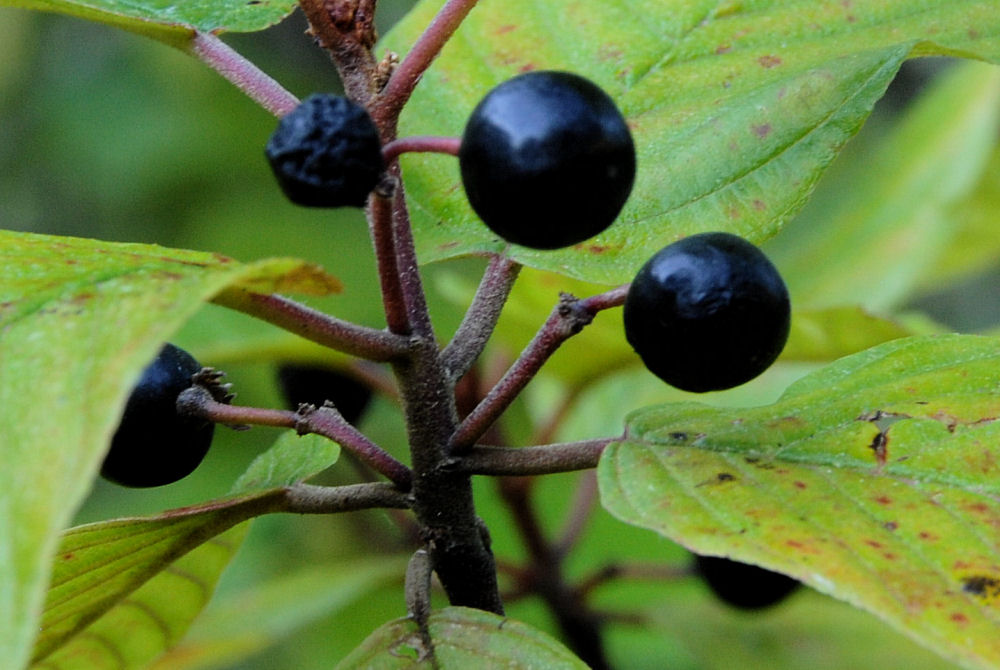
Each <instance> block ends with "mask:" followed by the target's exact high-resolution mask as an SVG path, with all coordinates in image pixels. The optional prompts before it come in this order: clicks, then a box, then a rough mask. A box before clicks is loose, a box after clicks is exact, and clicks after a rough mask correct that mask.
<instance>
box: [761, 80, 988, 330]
mask: <svg viewBox="0 0 1000 670" xmlns="http://www.w3.org/2000/svg"><path fill="white" fill-rule="evenodd" d="M998 133H1000V67H996V66H991V65H985V64H982V63H961V64H958V65H956V66H954V67H953V68H951V69H950V70H949V71H947V72H946V73H945V74H943V75H941V77H940V79H939V80H938V81H937V82H936V83H935V84H934V85H933V86H932V87H931V88H930V89H928V90H927V92H926V93H925V94H924V95H923V96H922V97H921V98H920V99H919V100H918V101H917V102H916V103H915V104H914V105H913V106H912V108H911V109H910V110H909V112H908V114H907V115H906V116H905V117H904V118H903V119H902V120H901V121H900V122H899V124H898V125H897V126H896V127H895V128H893V130H892V132H890V133H889V134H887V136H886V137H885V139H884V140H883V141H882V142H880V143H879V144H878V145H876V147H875V148H874V149H872V151H871V153H870V154H868V153H865V154H861V155H858V156H854V157H853V158H854V162H853V163H852V164H851V165H850V168H845V170H848V169H849V172H848V173H847V175H846V176H844V177H843V178H842V179H840V180H838V181H837V182H835V183H834V184H832V187H833V188H831V189H830V190H829V191H826V192H824V193H822V194H820V193H818V192H817V200H816V201H814V202H813V203H810V205H809V206H808V207H807V208H806V209H805V210H804V211H803V212H802V216H801V217H799V218H798V219H796V220H795V221H794V222H792V224H791V225H789V226H788V227H787V228H786V229H785V230H784V231H782V234H781V235H779V236H778V237H776V238H775V239H774V240H772V241H771V242H770V243H769V244H768V245H767V247H766V250H767V251H768V253H769V254H770V255H771V257H772V258H773V260H774V261H775V263H776V264H777V265H778V267H779V268H780V269H781V271H782V275H783V276H784V277H785V280H786V281H787V282H788V287H789V291H790V292H791V294H792V303H793V304H794V305H795V306H796V307H798V308H805V307H811V308H821V307H831V306H842V305H864V306H865V307H866V308H868V309H874V310H880V311H884V310H887V309H890V308H892V307H896V306H897V305H899V304H900V303H901V302H902V301H904V300H905V299H906V298H907V297H908V296H909V295H910V294H911V293H912V291H913V288H914V287H915V286H916V285H919V284H921V283H924V282H925V281H926V277H927V275H928V273H929V270H930V268H931V267H932V266H933V265H934V263H935V261H936V260H937V259H938V257H939V256H940V255H941V253H942V252H943V251H944V249H945V248H946V247H947V244H948V242H949V241H950V239H951V237H952V236H953V235H954V234H955V232H956V230H957V229H958V226H957V225H956V222H955V220H954V218H953V216H954V215H950V214H949V210H950V209H951V208H952V207H953V206H954V205H955V203H956V202H957V201H958V200H959V199H960V198H961V197H962V196H964V195H966V194H967V193H969V191H971V190H972V189H973V187H974V186H975V185H976V183H977V181H978V180H979V178H980V176H981V175H982V174H983V170H984V168H985V167H986V166H987V164H988V162H989V157H990V154H991V152H992V150H993V149H994V147H995V146H996V142H997V135H998ZM820 196H823V197H822V198H820ZM982 246H983V248H984V249H987V250H988V249H992V248H994V247H993V246H992V245H990V244H985V245H982Z"/></svg>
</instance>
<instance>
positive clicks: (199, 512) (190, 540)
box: [33, 433, 340, 670]
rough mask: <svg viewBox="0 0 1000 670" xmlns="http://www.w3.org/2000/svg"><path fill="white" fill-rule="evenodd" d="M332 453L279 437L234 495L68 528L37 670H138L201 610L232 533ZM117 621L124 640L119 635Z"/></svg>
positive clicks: (238, 535)
mask: <svg viewBox="0 0 1000 670" xmlns="http://www.w3.org/2000/svg"><path fill="white" fill-rule="evenodd" d="M285 436H289V437H290V438H291V439H285ZM309 437H312V438H316V437H317V436H309ZM296 442H298V443H296ZM330 445H332V447H331V446H330ZM339 454H340V448H339V447H338V446H337V445H336V444H334V443H332V442H330V441H329V440H325V439H321V438H318V439H301V440H300V439H299V438H298V437H297V436H296V435H295V434H294V433H286V434H285V435H284V436H283V437H282V438H279V440H278V442H277V443H276V444H275V446H274V447H272V448H271V449H270V450H268V451H267V452H265V453H264V454H261V455H260V456H258V457H257V458H256V459H255V460H254V461H253V462H252V463H251V464H250V467H249V468H248V469H247V472H246V473H245V474H244V476H243V477H241V478H240V479H239V480H238V481H237V483H236V484H235V485H234V486H233V494H234V495H235V496H237V497H234V498H231V499H228V500H220V501H214V502H209V503H204V504H202V505H196V506H194V507H189V508H183V509H179V510H172V511H170V512H164V513H163V514H159V515H156V516H154V517H150V518H144V519H120V520H114V521H106V522H101V523H96V524H90V525H87V526H81V527H79V528H75V529H72V530H70V531H68V532H67V533H66V534H65V535H64V536H63V540H62V543H61V545H60V548H59V552H58V555H57V558H56V563H55V567H54V570H53V578H52V586H51V587H50V589H49V593H48V599H47V602H46V608H45V612H44V614H43V616H42V625H41V633H40V634H39V637H38V640H37V641H36V644H35V659H34V660H35V661H36V666H37V667H45V668H59V669H60V670H69V669H70V668H73V667H76V664H77V663H79V662H81V660H82V659H87V660H86V666H85V667H87V668H90V669H91V670H97V669H98V668H103V667H107V668H109V669H111V668H114V669H118V668H123V667H129V668H132V667H134V668H139V667H144V666H145V664H146V663H148V662H149V661H150V660H151V659H153V658H155V657H156V656H158V655H160V654H161V653H163V651H164V650H166V649H168V648H170V647H171V646H172V645H173V643H174V642H176V641H177V640H178V639H179V638H180V636H181V635H182V634H183V633H184V632H185V630H186V629H187V626H188V625H189V624H190V623H191V621H192V620H193V619H194V617H195V616H196V615H197V614H198V613H199V612H200V611H201V609H202V608H203V607H204V606H205V604H206V603H207V601H208V598H209V597H210V596H211V594H212V590H213V588H214V585H215V583H216V581H217V580H218V579H219V576H220V575H221V574H222V570H223V569H225V567H226V565H227V564H228V563H229V560H230V559H231V558H232V555H233V553H234V552H235V551H236V548H237V547H239V545H240V543H241V542H242V540H243V538H244V536H245V535H246V531H247V527H246V526H241V527H239V528H233V526H235V525H237V524H239V523H241V522H243V521H246V520H248V519H251V518H253V517H255V516H259V515H261V514H265V513H267V512H268V511H272V510H273V508H274V506H275V505H276V504H278V503H280V498H281V495H280V493H281V492H280V488H281V487H283V486H286V485H289V484H293V483H296V482H299V481H302V480H304V479H307V478H308V477H310V476H312V475H314V474H317V473H318V472H320V471H322V470H325V469H326V468H327V467H329V466H330V465H331V464H332V463H333V462H335V461H336V460H337V457H338V456H339ZM230 528H232V530H229V529H230ZM185 582H186V584H185ZM192 585H193V588H192ZM180 586H186V588H179V587H180ZM136 610H139V615H138V616H137V615H136ZM124 622H129V623H128V624H127V628H126V629H127V630H129V631H130V634H129V635H128V636H127V637H126V636H122V635H121V634H120V632H121V631H122V630H123V628H122V626H124V625H126V624H125V623H124ZM105 633H106V634H105ZM95 640H96V641H97V642H96V643H95ZM53 651H54V652H55V653H52V652H53ZM50 654H51V655H50ZM38 661H40V663H37V662H38ZM36 666H33V667H36Z"/></svg>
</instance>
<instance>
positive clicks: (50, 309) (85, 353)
mask: <svg viewBox="0 0 1000 670" xmlns="http://www.w3.org/2000/svg"><path fill="white" fill-rule="evenodd" d="M0 265H2V267H3V268H4V271H3V274H2V277H0V435H3V438H2V441H0V459H2V461H3V463H4V468H3V471H2V472H0V490H3V491H4V492H5V495H4V496H2V497H0V537H3V538H4V542H3V548H2V550H0V552H2V560H0V562H2V563H3V564H4V565H5V566H7V569H5V570H3V571H0V658H3V659H4V662H5V663H6V664H8V665H9V667H12V668H19V667H23V665H24V663H25V662H26V661H27V659H28V654H29V649H30V645H31V641H32V639H33V638H34V636H35V634H36V631H37V619H38V617H39V615H40V613H41V608H42V601H43V598H44V593H45V586H46V582H47V580H48V574H49V566H50V564H51V560H52V559H51V557H52V555H53V554H54V553H55V549H56V544H57V541H58V533H59V532H60V531H61V530H62V529H63V528H65V527H66V525H67V524H68V523H69V520H70V518H71V517H72V515H73V512H74V511H75V510H76V508H77V506H78V505H79V503H80V501H81V500H82V499H83V496H84V495H85V494H86V493H87V491H88V490H89V488H90V482H91V480H92V478H93V476H94V474H95V473H96V472H97V468H98V465H99V464H100V462H101V459H102V457H103V453H104V450H105V449H106V448H107V445H108V443H109V441H110V437H111V434H112V432H113V431H114V429H115V426H116V425H117V423H118V417H119V414H120V412H121V409H122V407H123V406H124V403H125V398H126V396H127V395H128V392H129V390H130V389H131V387H132V385H133V384H134V383H135V381H136V380H137V379H138V377H139V374H140V372H141V371H142V369H143V368H144V367H145V365H146V364H147V363H148V362H149V361H150V360H152V358H153V356H154V355H155V354H156V352H157V350H158V349H159V348H160V346H161V344H162V343H163V341H164V340H166V339H167V338H168V337H169V336H170V335H171V334H172V333H173V332H174V331H175V330H177V328H178V327H179V326H180V325H181V324H182V323H183V322H184V321H185V320H186V319H187V318H188V317H189V316H190V315H191V314H193V313H194V312H195V311H196V310H197V309H198V307H199V306H200V305H201V303H202V302H203V301H205V300H208V299H210V298H211V297H212V296H213V295H215V294H216V293H218V292H219V291H221V290H223V289H225V288H226V287H229V286H234V287H245V288H247V289H252V290H255V291H264V290H273V289H274V288H277V287H281V288H282V290H295V289H296V288H297V287H299V286H302V287H304V288H305V289H307V290H310V291H315V290H318V289H321V288H325V290H326V291H329V290H333V289H335V288H336V287H337V284H336V282H335V280H333V278H332V277H329V276H327V275H324V274H323V273H322V272H320V271H319V270H318V269H316V268H313V267H311V266H308V265H306V264H304V263H302V262H301V261H292V260H282V259H277V260H267V261H260V262H257V263H253V264H247V265H244V264H241V263H237V262H236V261H233V260H232V259H229V258H225V257H222V256H217V255H213V254H206V253H199V252H191V251H177V250H170V249H165V248H163V247H158V246H153V245H138V244H111V243H105V242H98V241H93V240H80V239H75V238H66V237H51V236H43V235H31V234H22V233H11V232H4V231H0Z"/></svg>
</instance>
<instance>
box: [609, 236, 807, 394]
mask: <svg viewBox="0 0 1000 670" xmlns="http://www.w3.org/2000/svg"><path fill="white" fill-rule="evenodd" d="M790 313H791V307H790V304H789V300H788V289H787V288H786V287H785V283H784V281H783V280H782V279H781V275H779V274H778V270H777V269H776V268H775V267H774V265H772V264H771V262H770V261H769V260H768V259H767V257H766V256H765V255H764V254H763V253H762V252H761V251H760V250H759V249H758V248H757V247H755V246H753V245H752V244H750V243H749V242H747V241H746V240H744V239H742V238H740V237H737V236H736V235H731V234H729V233H702V234H700V235H692V236H691V237H687V238H685V239H683V240H680V241H678V242H675V243H673V244H671V245H669V246H667V247H664V248H663V249H661V250H660V251H659V252H658V253H657V254H656V255H654V256H653V257H652V258H651V259H649V261H648V262H647V263H646V264H645V265H644V266H643V267H642V269H641V270H639V274H637V275H636V277H635V280H634V281H633V282H632V286H631V287H630V288H629V291H628V296H627V297H626V299H625V309H624V319H625V337H626V339H628V341H629V344H631V345H632V347H633V348H634V349H635V351H636V353H638V354H639V356H640V357H641V358H642V361H643V363H645V364H646V367H647V368H649V370H650V372H652V373H653V374H655V375H656V376H657V377H659V378H660V379H662V380H663V381H665V382H667V383H668V384H670V385H671V386H675V387H677V388H679V389H683V390H685V391H695V392H704V391H718V390H722V389H727V388H732V387H734V386H739V385H740V384H743V383H745V382H748V381H750V380H751V379H753V378H754V377H756V376H757V375H759V374H760V373H761V372H763V371H764V370H766V369H767V368H768V367H769V366H770V365H771V363H773V362H774V359H776V358H777V357H778V354H780V353H781V350H782V349H783V348H784V346H785V341H786V340H787V339H788V328H789V324H790Z"/></svg>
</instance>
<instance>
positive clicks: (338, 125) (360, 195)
mask: <svg viewBox="0 0 1000 670" xmlns="http://www.w3.org/2000/svg"><path fill="white" fill-rule="evenodd" d="M265 153H266V155H267V160H268V161H269V162H270V163H271V169H272V170H274V175H275V176H276V177H277V178H278V183H279V184H280V185H281V189H282V190H283V191H284V192H285V195H287V196H288V198H289V199H290V200H291V201H292V202H295V203H298V204H300V205H305V206H307V207H345V206H352V207H362V206H364V204H365V201H366V200H367V199H368V194H369V193H371V191H372V189H373V188H375V185H376V184H377V183H378V181H379V178H380V177H381V175H382V172H383V170H384V169H385V164H384V163H383V161H382V143H381V141H380V140H379V134H378V129H377V128H376V127H375V124H374V123H373V122H372V120H371V117H370V116H368V112H366V111H365V110H364V108H362V107H361V106H359V105H357V104H355V103H353V102H351V101H350V100H348V99H347V98H341V97H337V96H333V95H325V94H317V95H311V96H309V97H308V98H306V99H305V100H303V101H302V103H301V104H299V106H298V107H296V108H295V109H294V110H292V111H291V112H290V113H288V114H286V115H285V116H284V117H283V118H282V119H281V121H280V122H279V123H278V128H277V129H276V130H275V131H274V133H273V134H272V135H271V139H270V140H269V141H268V143H267V148H266V150H265Z"/></svg>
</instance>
